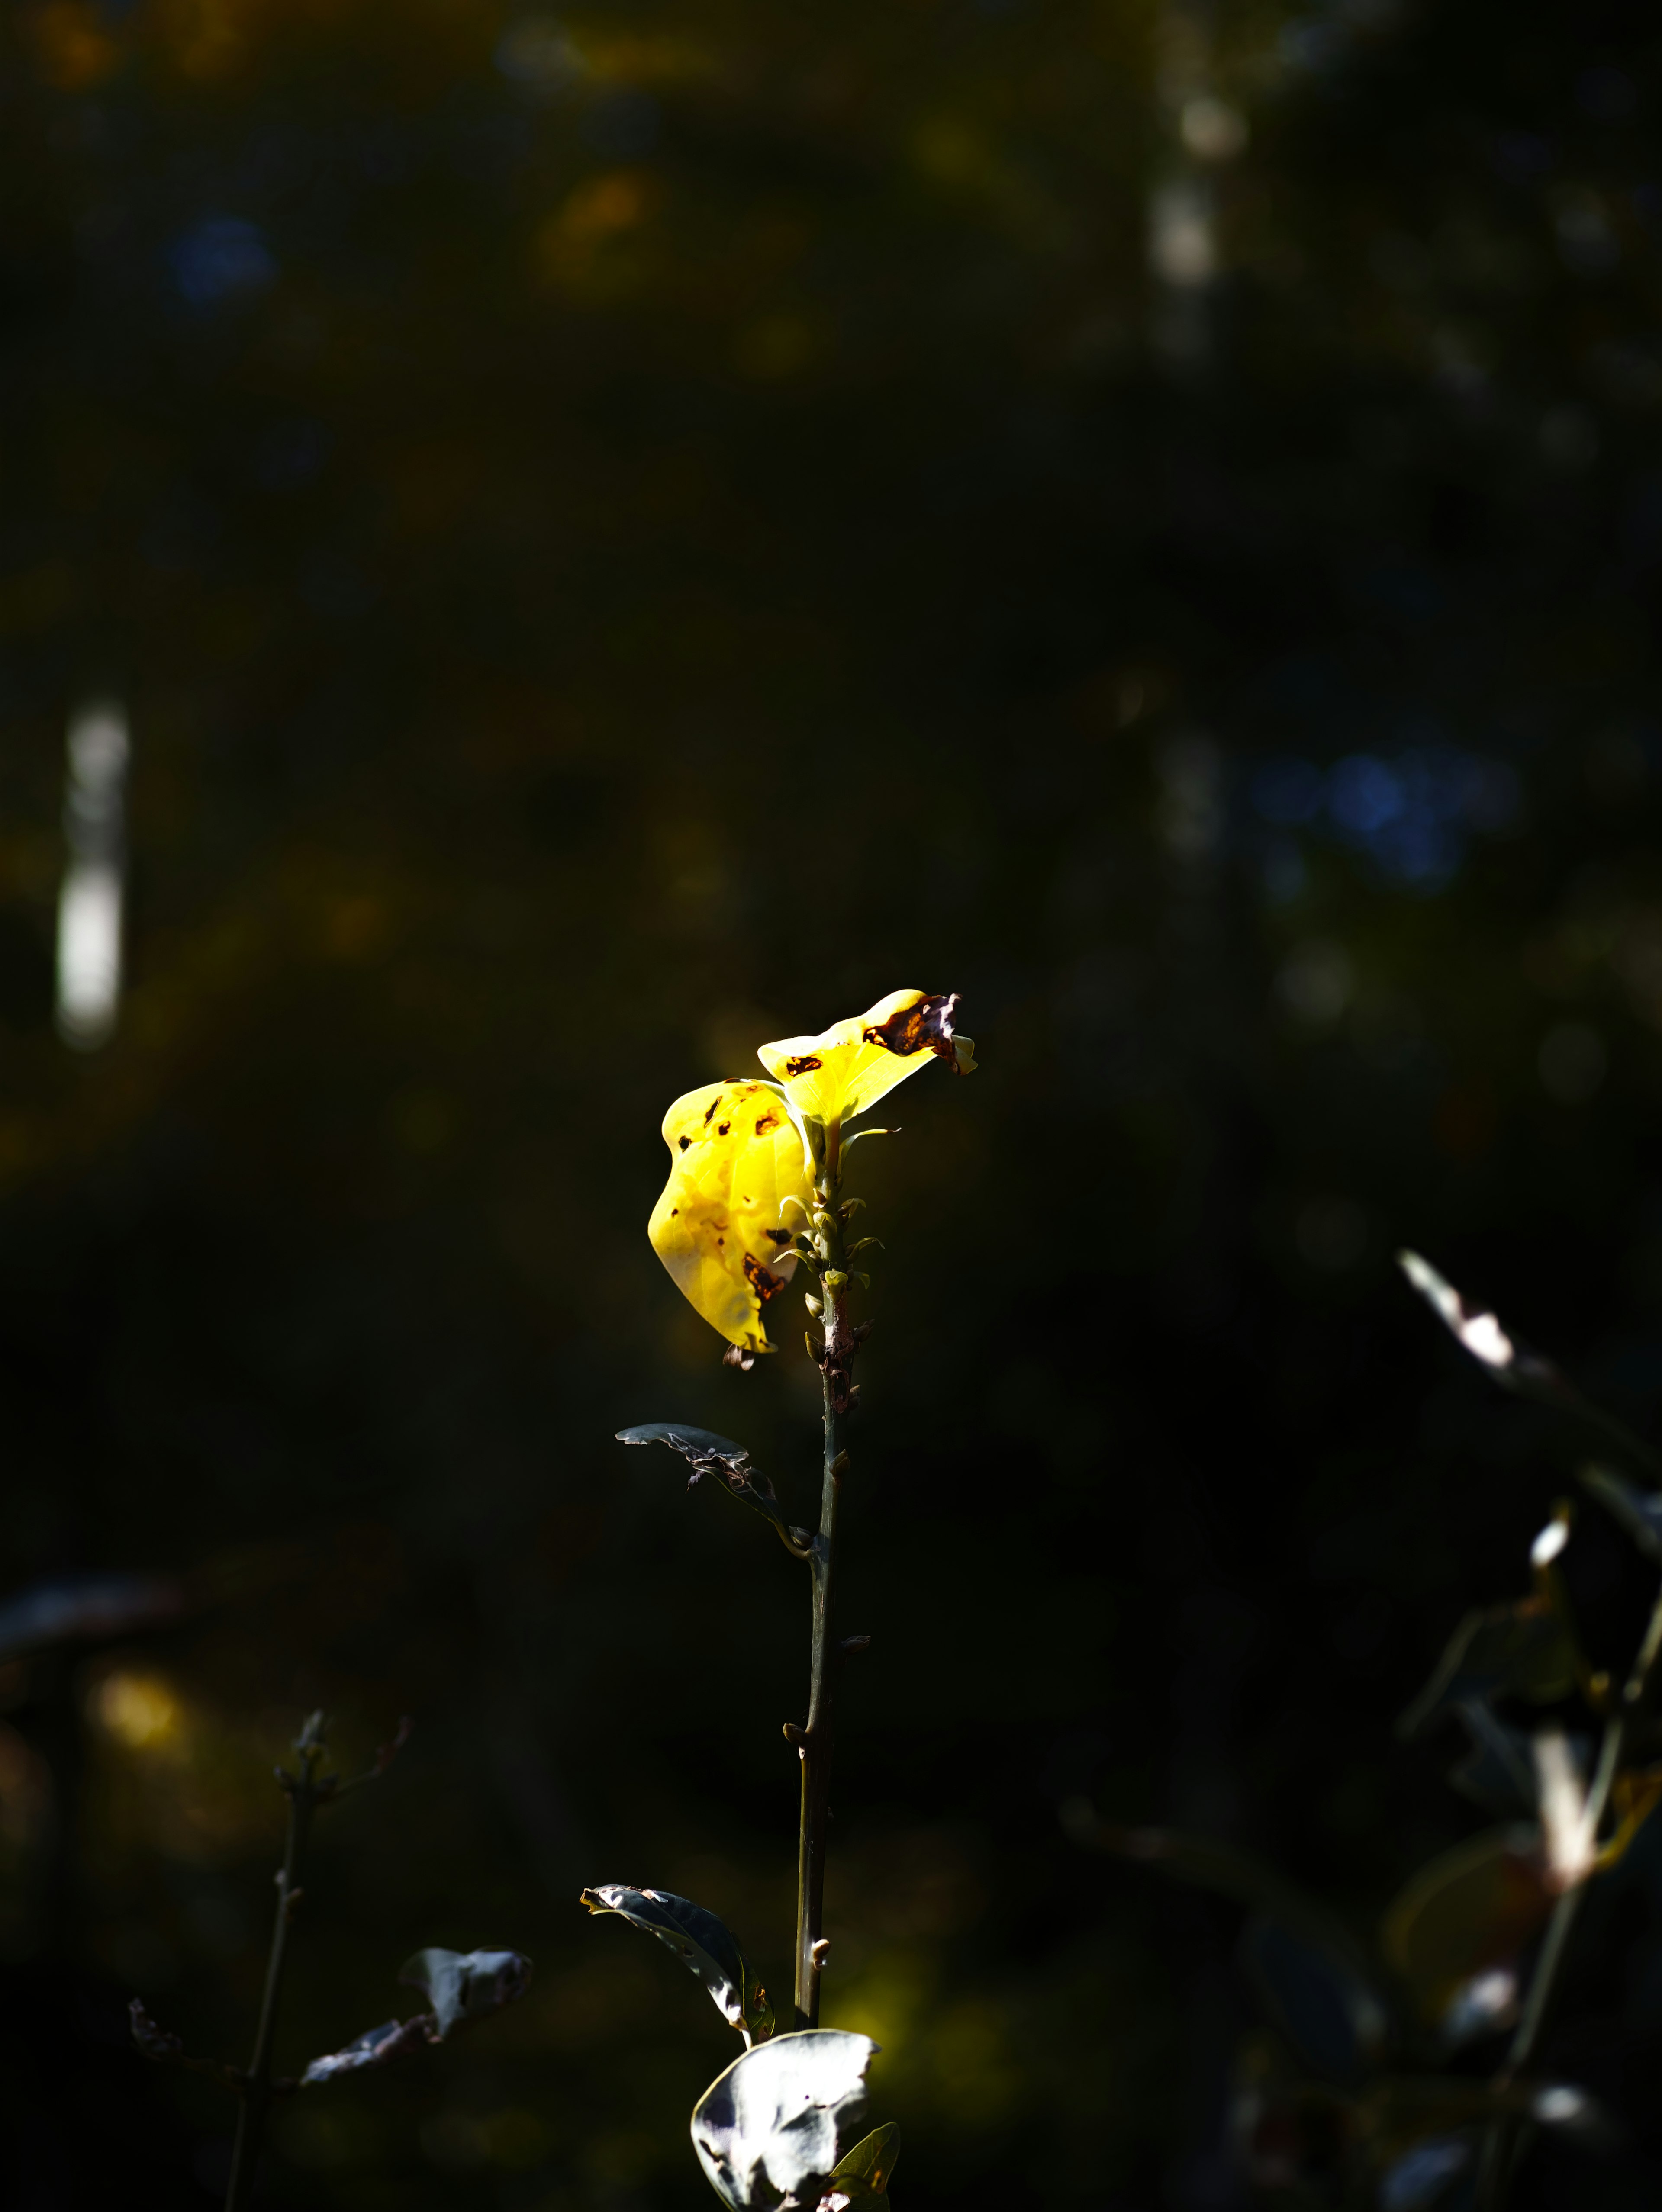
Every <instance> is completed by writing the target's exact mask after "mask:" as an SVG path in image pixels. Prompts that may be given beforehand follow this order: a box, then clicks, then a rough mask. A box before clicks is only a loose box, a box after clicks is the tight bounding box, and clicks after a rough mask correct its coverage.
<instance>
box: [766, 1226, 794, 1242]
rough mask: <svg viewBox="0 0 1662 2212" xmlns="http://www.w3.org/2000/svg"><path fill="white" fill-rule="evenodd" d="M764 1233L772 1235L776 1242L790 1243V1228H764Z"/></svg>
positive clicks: (767, 1235) (768, 1235)
mask: <svg viewBox="0 0 1662 2212" xmlns="http://www.w3.org/2000/svg"><path fill="white" fill-rule="evenodd" d="M762 1234H763V1235H764V1237H772V1239H773V1241H774V1243H776V1244H788V1243H790V1235H791V1233H790V1231H789V1230H788V1229H764V1231H762Z"/></svg>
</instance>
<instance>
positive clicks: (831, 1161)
mask: <svg viewBox="0 0 1662 2212" xmlns="http://www.w3.org/2000/svg"><path fill="white" fill-rule="evenodd" d="M841 1138H842V1133H841V1130H840V1129H839V1127H837V1124H836V1123H835V1122H832V1123H831V1124H830V1125H829V1126H828V1127H827V1128H826V1131H825V1155H824V1160H823V1164H822V1165H821V1168H820V1172H819V1178H818V1180H817V1182H816V1185H815V1193H814V1194H815V1198H816V1200H817V1201H818V1203H817V1205H816V1206H815V1209H814V1216H813V1223H814V1228H815V1231H816V1232H817V1241H818V1243H819V1254H820V1258H821V1260H822V1261H823V1262H824V1272H823V1273H822V1276H821V1279H820V1280H821V1286H822V1291H823V1296H824V1321H825V1358H824V1359H823V1361H822V1362H821V1371H822V1373H823V1375H824V1377H825V1400H824V1402H825V1462H824V1472H823V1474H822V1477H821V1481H820V1491H819V1534H817V1535H816V1536H815V1538H814V1540H813V1547H812V1548H811V1550H810V1553H809V1556H808V1571H809V1574H810V1576H811V1577H812V1579H813V1644H812V1649H811V1656H810V1660H809V1675H808V1720H807V1728H806V1729H804V1730H803V1732H802V1738H801V1743H800V1745H799V1747H798V1748H799V1751H800V1753H801V1762H802V1809H801V1826H800V1828H799V1831H798V1837H797V1855H796V1988H795V1996H796V2025H797V2026H798V2027H818V2026H819V1980H820V1973H821V1969H822V1964H823V1958H824V1954H823V1952H822V1951H821V1950H820V1948H819V1947H820V1944H821V1941H822V1932H821V1931H822V1929H823V1927H824V1923H825V1827H826V1822H827V1820H829V1817H830V1804H831V1751H832V1747H833V1743H834V1741H835V1734H836V1702H837V1670H838V1664H839V1661H840V1658H841V1654H840V1652H839V1650H838V1649H837V1644H836V1640H835V1616H834V1610H833V1599H834V1595H835V1589H836V1579H837V1505H838V1503H839V1500H840V1498H841V1494H842V1487H843V1473H844V1471H845V1470H846V1468H847V1467H848V1463H849V1461H848V1452H847V1449H846V1448H845V1446H844V1443H843V1431H844V1429H845V1427H846V1425H847V1420H848V1412H849V1396H850V1393H851V1389H852V1384H851V1382H850V1376H851V1374H852V1371H853V1367H854V1350H855V1339H854V1329H853V1324H852V1322H850V1320H849V1278H848V1273H847V1270H846V1268H845V1267H844V1264H843V1258H844V1255H843V1225H842V1223H841V1222H840V1220H839V1219H838V1218H837V1194H838V1191H839V1189H840V1188H841V1182H842V1142H841Z"/></svg>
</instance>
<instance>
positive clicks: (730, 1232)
mask: <svg viewBox="0 0 1662 2212" xmlns="http://www.w3.org/2000/svg"><path fill="white" fill-rule="evenodd" d="M957 1005H958V1000H957V997H956V996H955V995H951V996H947V997H944V998H930V997H929V996H928V994H926V993H924V992H922V991H893V992H891V993H890V994H889V996H888V997H887V998H886V999H882V1000H879V1001H878V1003H877V1005H876V1006H873V1007H872V1008H871V1009H870V1010H869V1011H868V1012H866V1013H864V1014H861V1015H860V1016H859V1017H858V1018H857V1019H855V1020H853V1021H846V1022H838V1023H837V1025H836V1027H835V1028H833V1029H829V1030H825V1033H824V1035H823V1036H813V1037H787V1038H785V1039H784V1040H783V1041H782V1042H781V1043H778V1044H764V1046H763V1047H762V1048H761V1051H760V1053H759V1054H758V1058H759V1059H760V1060H761V1062H762V1065H763V1066H764V1067H765V1068H766V1069H767V1071H768V1073H770V1075H776V1076H777V1077H778V1078H779V1081H778V1083H777V1084H773V1083H761V1082H755V1081H749V1082H742V1081H738V1080H729V1081H728V1082H725V1083H710V1084H706V1085H705V1086H704V1087H703V1090H702V1091H688V1092H687V1094H686V1096H685V1097H684V1098H678V1099H677V1100H676V1102H675V1103H674V1104H673V1106H672V1107H671V1108H670V1109H669V1111H668V1113H667V1114H666V1115H665V1116H664V1141H665V1143H666V1144H667V1146H669V1152H670V1170H669V1181H668V1182H667V1183H666V1184H665V1186H664V1189H663V1194H662V1195H661V1197H660V1199H659V1200H658V1203H657V1205H656V1206H654V1208H653V1209H652V1218H651V1220H650V1221H649V1222H648V1225H647V1234H648V1237H650V1238H651V1239H652V1249H653V1250H654V1252H655V1253H656V1254H657V1255H658V1257H659V1258H660V1259H661V1261H663V1263H664V1265H665V1267H667V1268H668V1270H669V1272H670V1273H671V1274H672V1275H673V1277H674V1279H675V1282H676V1284H677V1286H678V1287H679V1290H680V1291H681V1292H682V1294H683V1296H684V1297H686V1298H687V1299H688V1300H689V1301H690V1302H691V1304H692V1305H693V1306H694V1307H695V1308H696V1309H697V1311H698V1312H699V1313H701V1314H702V1315H703V1317H704V1319H705V1320H706V1321H707V1322H709V1324H710V1326H711V1328H715V1329H719V1330H720V1331H721V1334H722V1335H723V1336H724V1337H726V1338H727V1340H728V1342H729V1343H730V1344H732V1345H734V1346H736V1347H737V1348H738V1350H739V1352H740V1353H741V1354H743V1355H744V1358H745V1364H748V1363H749V1359H750V1358H751V1357H752V1355H753V1354H755V1353H756V1352H771V1351H772V1350H773V1346H771V1345H770V1343H769V1342H768V1338H767V1331H766V1329H765V1328H764V1326H763V1321H762V1311H763V1308H764V1306H765V1305H766V1304H768V1302H769V1301H770V1299H772V1298H776V1297H778V1295H779V1293H780V1291H782V1290H783V1289H784V1287H785V1285H786V1284H787V1283H788V1281H789V1280H790V1278H791V1275H792V1273H794V1269H795V1267H796V1261H795V1256H794V1254H793V1253H792V1252H791V1250H790V1249H789V1247H790V1242H791V1237H792V1235H793V1233H794V1232H793V1229H792V1228H791V1227H790V1226H788V1225H787V1224H786V1221H785V1209H786V1206H788V1203H789V1201H790V1200H793V1199H794V1200H796V1201H797V1203H798V1204H799V1206H801V1209H802V1213H803V1218H804V1220H806V1218H807V1212H808V1208H809V1206H810V1203H811V1201H812V1199H813V1159H812V1156H811V1152H810V1149H809V1146H808V1142H807V1133H806V1131H805V1129H804V1127H803V1123H804V1121H849V1120H851V1119H852V1118H853V1116H854V1115H856V1114H863V1113H864V1112H865V1110H866V1109H867V1108H868V1106H871V1105H873V1104H874V1103H876V1101H877V1100H878V1099H880V1097H882V1096H883V1094H884V1092H885V1091H892V1089H893V1088H894V1086H895V1085H896V1084H897V1083H899V1082H901V1081H902V1080H904V1078H905V1077H906V1076H908V1075H911V1074H913V1073H916V1070H917V1069H918V1068H920V1067H922V1066H924V1064H925V1063H926V1062H927V1061H928V1059H929V1058H930V1057H931V1055H938V1056H939V1057H940V1058H941V1059H942V1060H945V1061H946V1063H947V1066H948V1067H950V1068H951V1069H952V1070H953V1073H954V1074H959V1073H967V1072H968V1071H969V1070H970V1069H971V1068H973V1067H974V1066H975V1060H974V1059H973V1057H972V1056H971V1046H970V1040H969V1039H968V1038H967V1037H954V1036H953V1010H954V1009H955V1008H956V1006H957ZM802 1225H803V1222H802V1221H799V1222H797V1223H796V1224H795V1227H797V1228H801V1226H802Z"/></svg>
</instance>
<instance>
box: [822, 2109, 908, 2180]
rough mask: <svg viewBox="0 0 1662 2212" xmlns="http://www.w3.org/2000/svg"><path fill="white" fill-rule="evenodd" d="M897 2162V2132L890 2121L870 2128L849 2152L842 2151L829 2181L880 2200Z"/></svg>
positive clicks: (898, 2137) (898, 2135)
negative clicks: (855, 2189)
mask: <svg viewBox="0 0 1662 2212" xmlns="http://www.w3.org/2000/svg"><path fill="white" fill-rule="evenodd" d="M899 2161H900V2130H899V2128H898V2125H897V2124H896V2123H895V2122H894V2121H893V2120H886V2121H885V2123H884V2124H883V2125H882V2126H881V2127H880V2128H874V2129H873V2130H872V2131H871V2133H870V2135H868V2136H861V2139H860V2141H859V2142H857V2143H856V2144H855V2147H854V2148H853V2149H852V2150H850V2151H845V2152H844V2153H843V2156H842V2157H841V2158H839V2159H838V2160H837V2166H836V2170H835V2172H833V2174H832V2176H831V2179H833V2180H834V2181H839V2182H841V2183H842V2184H843V2186H844V2188H845V2189H848V2190H849V2191H850V2193H857V2192H855V2191H854V2185H855V2184H856V2183H857V2184H858V2185H859V2189H860V2190H861V2191H865V2193H866V2194H868V2196H872V2197H881V2196H882V2195H883V2194H884V2192H885V2191H886V2190H887V2188H888V2185H889V2183H890V2180H891V2179H892V2177H893V2173H894V2170H895V2167H896V2166H898V2163H899Z"/></svg>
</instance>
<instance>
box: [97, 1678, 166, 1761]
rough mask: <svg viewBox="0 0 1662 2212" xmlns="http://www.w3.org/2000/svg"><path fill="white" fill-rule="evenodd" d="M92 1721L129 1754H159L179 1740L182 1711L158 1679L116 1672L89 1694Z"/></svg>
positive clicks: (162, 1682) (164, 1684)
mask: <svg viewBox="0 0 1662 2212" xmlns="http://www.w3.org/2000/svg"><path fill="white" fill-rule="evenodd" d="M92 1710H93V1717H94V1720H95V1721H96V1722H97V1723H98V1725H99V1726H100V1728H101V1729H103V1730H104V1732H105V1734H106V1735H113V1737H114V1738H115V1740H116V1741H117V1742H118V1743H120V1744H124V1745H125V1747H126V1748H127V1749H128V1750H129V1751H161V1750H165V1749H167V1747H169V1746H170V1745H173V1744H174V1743H176V1742H177V1741H178V1740H179V1737H180V1732H181V1729H182V1726H183V1723H184V1718H185V1716H184V1711H183V1709H182V1708H181V1707H180V1702H179V1700H178V1699H177V1698H176V1697H174V1693H173V1692H172V1691H171V1690H170V1689H169V1688H168V1687H167V1684H166V1683H165V1682H164V1681H162V1680H161V1678H160V1676H159V1675H155V1674H130V1673H127V1672H125V1671H118V1672H117V1673H115V1674H107V1675H106V1676H105V1677H104V1679H103V1680H102V1681H101V1682H100V1684H99V1686H98V1687H97V1689H96V1690H95V1691H94V1692H93V1699H92Z"/></svg>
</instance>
